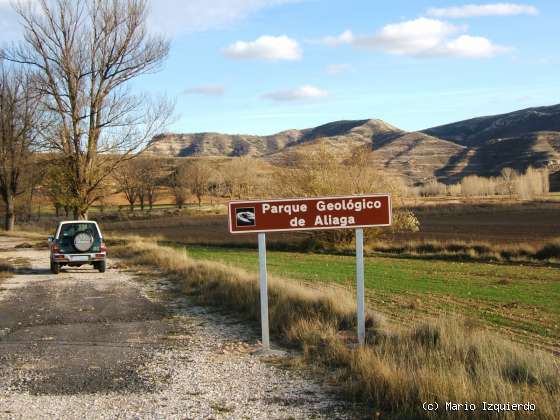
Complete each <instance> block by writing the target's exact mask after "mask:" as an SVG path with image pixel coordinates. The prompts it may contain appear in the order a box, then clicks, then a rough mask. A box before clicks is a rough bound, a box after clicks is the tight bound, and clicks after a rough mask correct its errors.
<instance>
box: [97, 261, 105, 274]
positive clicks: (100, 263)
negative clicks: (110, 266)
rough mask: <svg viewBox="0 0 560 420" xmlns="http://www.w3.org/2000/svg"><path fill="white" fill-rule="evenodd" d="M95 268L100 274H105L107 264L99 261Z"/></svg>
mask: <svg viewBox="0 0 560 420" xmlns="http://www.w3.org/2000/svg"><path fill="white" fill-rule="evenodd" d="M95 268H97V269H98V270H99V272H100V273H104V272H105V270H106V269H107V262H106V261H99V262H97V263H95Z"/></svg>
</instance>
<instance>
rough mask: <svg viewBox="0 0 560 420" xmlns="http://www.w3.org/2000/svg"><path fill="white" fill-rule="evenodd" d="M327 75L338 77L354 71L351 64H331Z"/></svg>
mask: <svg viewBox="0 0 560 420" xmlns="http://www.w3.org/2000/svg"><path fill="white" fill-rule="evenodd" d="M326 70H327V73H328V74H330V75H331V76H336V75H337V74H342V73H346V72H348V71H350V70H352V65H350V64H329V65H328V66H327V69H326Z"/></svg>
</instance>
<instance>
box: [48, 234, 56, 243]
mask: <svg viewBox="0 0 560 420" xmlns="http://www.w3.org/2000/svg"><path fill="white" fill-rule="evenodd" d="M47 240H48V241H49V243H51V242H52V241H54V236H52V235H49V237H48V238H47Z"/></svg>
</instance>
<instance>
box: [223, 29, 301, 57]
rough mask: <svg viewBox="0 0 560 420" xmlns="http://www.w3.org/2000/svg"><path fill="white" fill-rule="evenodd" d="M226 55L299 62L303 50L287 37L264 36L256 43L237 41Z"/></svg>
mask: <svg viewBox="0 0 560 420" xmlns="http://www.w3.org/2000/svg"><path fill="white" fill-rule="evenodd" d="M224 55H225V56H226V57H229V58H233V59H263V60H269V61H279V60H291V61H293V60H299V59H300V58H301V56H302V51H301V48H300V46H299V44H298V42H297V41H296V40H295V39H292V38H289V37H287V36H286V35H282V36H269V35H263V36H261V37H259V38H258V39H256V40H255V41H251V42H245V41H237V42H235V43H234V44H232V45H230V46H229V47H227V48H226V49H225V50H224Z"/></svg>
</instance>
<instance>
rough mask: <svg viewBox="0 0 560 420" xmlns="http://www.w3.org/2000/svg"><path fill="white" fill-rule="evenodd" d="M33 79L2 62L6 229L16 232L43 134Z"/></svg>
mask: <svg viewBox="0 0 560 420" xmlns="http://www.w3.org/2000/svg"><path fill="white" fill-rule="evenodd" d="M38 99H39V98H38V97H37V91H36V90H35V89H34V83H33V79H32V76H31V75H30V74H28V73H25V72H23V71H21V69H15V68H13V67H10V66H7V65H6V64H5V63H2V62H1V61H0V195H1V196H2V199H3V201H4V204H5V206H6V208H5V220H4V228H5V229H6V230H8V231H9V230H13V229H14V224H15V200H16V197H17V196H19V195H20V194H22V193H23V192H24V191H25V190H24V187H23V184H24V182H23V181H24V176H25V174H26V172H27V171H26V168H27V167H28V166H29V165H30V164H31V155H32V152H33V147H34V143H35V142H36V141H37V138H38V134H39V132H40V127H41V126H42V124H40V122H39V120H40V112H39V110H38V102H39V100H38Z"/></svg>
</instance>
